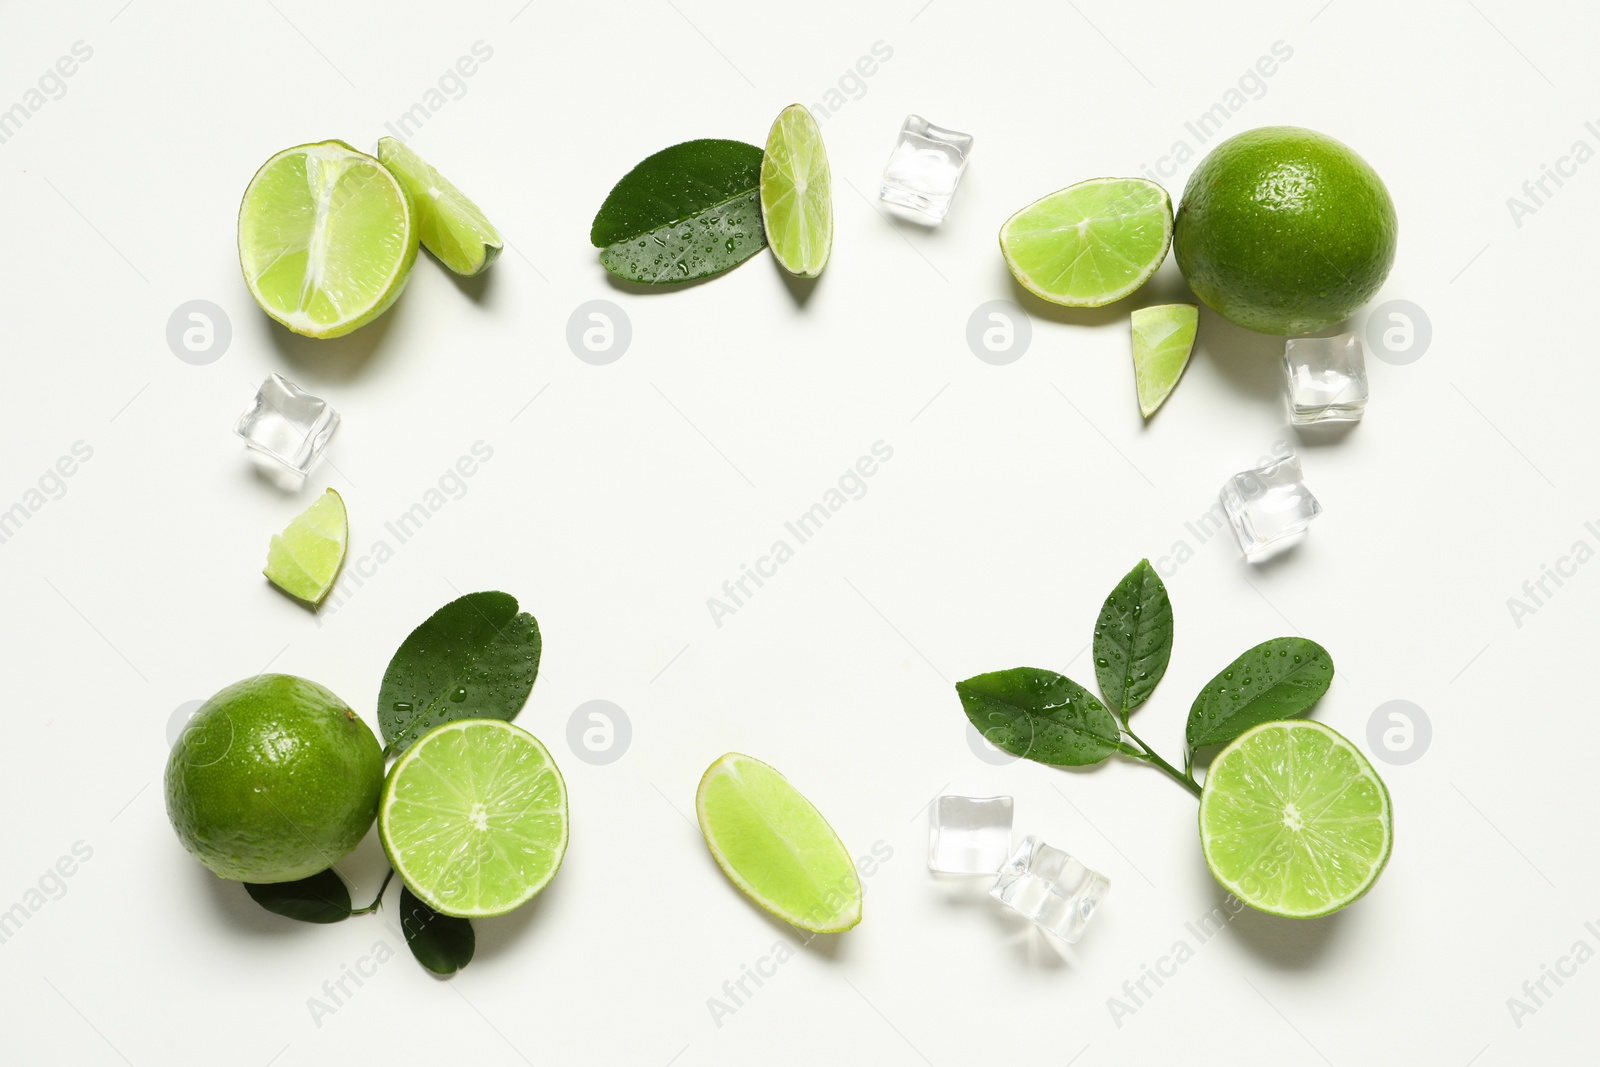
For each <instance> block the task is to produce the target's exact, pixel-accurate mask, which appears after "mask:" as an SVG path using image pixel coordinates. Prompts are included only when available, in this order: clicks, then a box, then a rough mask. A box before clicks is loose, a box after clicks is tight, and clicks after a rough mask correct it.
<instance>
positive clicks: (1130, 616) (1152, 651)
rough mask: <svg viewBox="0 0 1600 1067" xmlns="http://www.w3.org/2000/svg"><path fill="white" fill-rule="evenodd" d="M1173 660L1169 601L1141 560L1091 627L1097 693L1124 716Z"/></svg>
mask: <svg viewBox="0 0 1600 1067" xmlns="http://www.w3.org/2000/svg"><path fill="white" fill-rule="evenodd" d="M1171 657H1172V601H1170V600H1168V599H1167V587H1166V586H1165V585H1162V584H1161V576H1160V575H1159V574H1157V573H1156V569H1155V568H1154V567H1152V566H1150V561H1149V560H1147V559H1142V560H1140V561H1139V565H1138V566H1137V567H1135V568H1133V570H1131V571H1129V572H1128V574H1127V576H1126V577H1124V578H1123V579H1122V581H1120V582H1118V583H1117V587H1116V588H1115V589H1113V590H1112V591H1111V595H1110V596H1108V597H1106V602H1105V604H1104V605H1103V606H1102V607H1101V608H1100V618H1099V619H1098V620H1097V621H1096V622H1095V624H1094V674H1095V679H1096V680H1097V681H1099V683H1100V695H1101V696H1103V697H1105V699H1106V702H1107V703H1108V704H1110V705H1111V706H1112V707H1113V708H1116V709H1117V710H1118V711H1120V712H1122V713H1123V714H1124V715H1126V714H1127V713H1128V712H1130V711H1132V710H1133V709H1134V708H1137V707H1138V706H1139V705H1140V704H1143V703H1144V702H1145V701H1146V700H1149V699H1150V694H1151V693H1152V692H1154V691H1155V688H1156V683H1157V682H1159V681H1161V676H1162V675H1163V674H1165V673H1167V661H1168V660H1169V659H1170V658H1171Z"/></svg>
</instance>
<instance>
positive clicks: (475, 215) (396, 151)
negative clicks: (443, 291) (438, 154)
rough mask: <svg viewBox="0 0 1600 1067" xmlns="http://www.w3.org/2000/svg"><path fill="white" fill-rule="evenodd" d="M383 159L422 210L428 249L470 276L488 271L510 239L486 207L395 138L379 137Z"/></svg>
mask: <svg viewBox="0 0 1600 1067" xmlns="http://www.w3.org/2000/svg"><path fill="white" fill-rule="evenodd" d="M378 161H379V162H380V163H382V164H383V165H384V166H385V167H388V168H389V170H390V171H392V172H393V173H394V176H395V177H396V178H398V179H400V184H401V185H403V186H404V187H405V190H406V192H407V193H409V194H410V196H411V201H412V203H413V205H414V206H415V207H416V211H417V232H418V235H419V236H420V238H421V240H422V247H424V248H426V249H427V250H428V251H429V252H431V253H433V255H434V258H436V259H437V260H438V261H439V262H440V263H443V264H444V265H445V266H446V267H448V268H449V269H450V270H452V271H454V272H455V273H457V274H460V275H463V276H465V277H469V278H470V277H472V276H473V275H476V274H482V273H483V272H484V271H485V270H487V269H488V268H489V264H491V263H493V262H494V261H495V260H496V259H498V258H499V256H500V250H501V249H502V248H503V247H504V244H505V242H504V241H503V240H502V239H501V237H500V231H499V230H497V229H495V228H494V224H493V223H491V222H490V221H489V218H488V216H486V215H485V214H484V213H483V211H482V209H480V208H479V207H478V205H477V204H475V203H473V202H472V200H471V199H469V198H468V197H467V195H466V194H465V193H463V192H462V191H461V190H460V189H457V188H456V187H455V186H454V185H453V184H451V182H450V180H449V179H448V178H446V177H445V176H444V175H442V174H440V173H439V172H438V171H437V170H435V169H434V168H433V166H432V165H431V164H429V163H428V161H427V160H425V159H423V158H422V157H421V156H419V155H417V154H416V153H415V152H413V151H412V150H411V149H410V148H409V147H408V146H406V144H404V143H403V142H401V141H398V140H396V139H395V138H393V137H381V138H379V139H378Z"/></svg>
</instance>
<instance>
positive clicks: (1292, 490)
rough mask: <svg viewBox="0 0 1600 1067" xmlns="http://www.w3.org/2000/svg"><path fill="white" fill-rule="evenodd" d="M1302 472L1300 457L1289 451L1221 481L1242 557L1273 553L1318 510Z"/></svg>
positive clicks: (1263, 556) (1260, 557) (1291, 539)
mask: <svg viewBox="0 0 1600 1067" xmlns="http://www.w3.org/2000/svg"><path fill="white" fill-rule="evenodd" d="M1302 477H1303V476H1302V475H1301V473H1300V457H1299V456H1297V455H1295V454H1294V453H1293V452H1291V453H1289V454H1288V455H1287V456H1284V457H1283V458H1282V459H1275V460H1273V461H1271V462H1270V463H1266V464H1263V465H1262V466H1259V467H1255V468H1253V469H1251V470H1247V471H1240V472H1239V473H1238V474H1235V475H1234V476H1233V477H1232V478H1229V479H1228V481H1227V483H1226V484H1224V485H1223V487H1222V509H1223V511H1224V512H1226V514H1227V516H1228V521H1229V523H1231V524H1232V525H1233V533H1234V536H1236V537H1237V538H1238V539H1239V547H1240V548H1241V549H1243V550H1244V556H1245V559H1247V560H1250V561H1251V562H1252V563H1254V562H1257V561H1259V560H1263V559H1266V558H1268V557H1269V556H1272V555H1276V554H1277V553H1278V552H1279V551H1281V550H1282V549H1284V548H1287V547H1288V546H1289V545H1290V544H1292V543H1293V542H1294V540H1295V539H1297V538H1298V536H1299V535H1300V534H1303V533H1304V532H1305V529H1306V527H1307V526H1308V525H1310V523H1311V520H1312V519H1314V518H1316V517H1317V516H1318V515H1321V514H1322V505H1321V504H1319V503H1317V498H1316V497H1314V496H1312V495H1311V491H1310V490H1309V489H1307V488H1306V486H1305V482H1304V481H1303V480H1302Z"/></svg>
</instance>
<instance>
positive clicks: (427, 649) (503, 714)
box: [378, 592, 541, 756]
mask: <svg viewBox="0 0 1600 1067" xmlns="http://www.w3.org/2000/svg"><path fill="white" fill-rule="evenodd" d="M540 648H541V642H540V639H539V624H538V623H537V622H535V621H534V618H533V616H532V615H529V614H528V613H527V612H525V611H524V612H522V613H520V614H519V613H518V611H517V598H516V597H514V596H511V595H510V594H509V593H495V592H486V593H468V594H467V595H466V596H464V597H461V598H460V599H458V600H452V601H451V602H450V603H448V604H446V605H445V606H444V607H442V608H440V609H439V610H438V611H436V612H434V613H433V615H432V616H430V617H429V618H428V621H427V622H424V623H423V624H422V625H421V626H418V627H417V628H416V629H415V630H412V631H411V636H410V637H407V638H406V639H405V642H404V643H403V644H401V646H400V648H399V651H397V652H395V654H394V658H393V659H391V660H390V661H389V669H388V670H386V671H384V672H383V685H382V687H381V688H380V689H379V690H378V727H379V729H381V730H382V731H383V740H384V741H385V743H387V744H388V746H389V752H390V754H391V755H396V756H398V755H399V754H400V753H402V752H404V751H405V750H406V749H408V748H410V747H411V745H412V743H413V742H415V741H416V740H417V738H419V737H421V736H422V735H423V734H425V733H427V732H428V731H429V730H431V729H432V728H433V727H435V726H438V725H440V724H441V723H446V722H451V721H453V720H455V719H504V720H505V721H507V722H510V721H511V720H512V719H514V718H516V717H517V712H519V711H521V710H522V705H524V704H526V703H527V702H528V693H529V692H531V691H532V689H533V680H534V678H536V677H537V676H538V674H539V651H540Z"/></svg>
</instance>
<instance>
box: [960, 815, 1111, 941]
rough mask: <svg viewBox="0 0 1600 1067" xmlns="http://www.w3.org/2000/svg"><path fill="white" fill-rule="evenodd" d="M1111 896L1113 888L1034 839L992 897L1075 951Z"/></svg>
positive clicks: (1011, 863) (1009, 862)
mask: <svg viewBox="0 0 1600 1067" xmlns="http://www.w3.org/2000/svg"><path fill="white" fill-rule="evenodd" d="M1110 891H1111V882H1110V880H1109V879H1108V878H1106V876H1105V875H1103V874H1097V873H1096V872H1094V871H1091V870H1090V869H1089V868H1087V867H1085V866H1084V865H1083V864H1082V863H1080V862H1079V861H1078V860H1076V859H1074V858H1073V857H1071V856H1069V855H1067V854H1066V853H1065V852H1062V851H1061V850H1060V849H1059V848H1051V847H1050V846H1049V845H1047V844H1045V843H1044V842H1043V841H1040V840H1039V839H1038V838H1037V837H1034V836H1032V835H1031V834H1030V835H1029V836H1027V837H1025V838H1023V839H1022V844H1021V845H1019V846H1017V851H1016V852H1014V853H1013V854H1012V855H1011V858H1010V859H1009V860H1007V861H1006V864H1005V866H1004V867H1002V868H1001V869H1000V875H999V877H998V878H996V879H995V881H994V886H993V888H991V889H990V890H989V895H990V896H992V897H994V899H996V900H998V901H999V902H1000V903H1002V904H1004V905H1006V906H1007V907H1008V908H1011V909H1012V910H1013V911H1016V912H1017V913H1019V914H1021V915H1022V916H1023V917H1024V918H1027V919H1029V920H1030V921H1032V922H1033V923H1034V924H1035V925H1037V926H1039V927H1040V928H1041V929H1043V930H1046V931H1048V932H1050V933H1052V934H1054V935H1055V936H1056V937H1059V938H1060V939H1061V940H1063V941H1065V942H1067V943H1068V944H1069V945H1070V944H1072V943H1073V942H1075V941H1077V940H1078V938H1080V937H1082V936H1083V928H1084V926H1085V925H1086V924H1087V923H1088V922H1089V920H1090V919H1091V918H1093V917H1094V913H1095V910H1096V909H1097V908H1099V906H1100V904H1101V902H1103V901H1104V900H1105V899H1106V894H1107V893H1108V892H1110Z"/></svg>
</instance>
